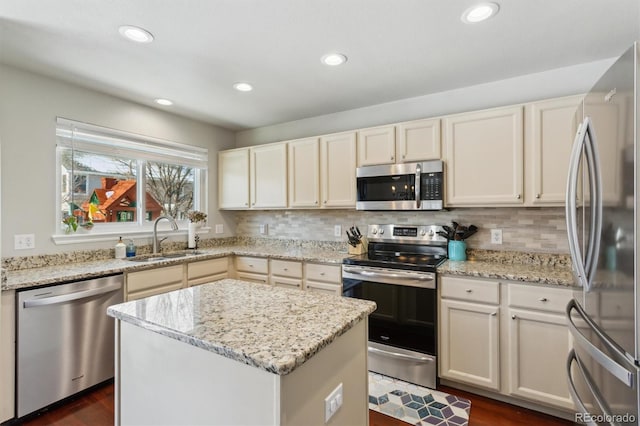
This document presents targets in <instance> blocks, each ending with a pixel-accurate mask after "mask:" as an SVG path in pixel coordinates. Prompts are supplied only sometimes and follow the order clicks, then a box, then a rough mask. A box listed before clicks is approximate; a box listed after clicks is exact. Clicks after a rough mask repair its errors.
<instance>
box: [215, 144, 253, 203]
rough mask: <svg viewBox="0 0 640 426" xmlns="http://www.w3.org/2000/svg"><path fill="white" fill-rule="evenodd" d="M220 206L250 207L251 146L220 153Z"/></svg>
mask: <svg viewBox="0 0 640 426" xmlns="http://www.w3.org/2000/svg"><path fill="white" fill-rule="evenodd" d="M218 207H219V208H221V209H248V208H249V148H241V149H232V150H229V151H220V152H219V153H218Z"/></svg>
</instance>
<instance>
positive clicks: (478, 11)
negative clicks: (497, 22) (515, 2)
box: [461, 3, 500, 24]
mask: <svg viewBox="0 0 640 426" xmlns="http://www.w3.org/2000/svg"><path fill="white" fill-rule="evenodd" d="M499 9H500V6H498V4H497V3H480V4H477V5H475V6H473V7H470V8H469V9H467V10H465V11H464V13H463V14H462V18H461V19H462V22H464V23H465V24H475V23H476V22H481V21H484V20H485V19H489V18H491V17H492V16H494V15H495V14H496V13H498V10H499Z"/></svg>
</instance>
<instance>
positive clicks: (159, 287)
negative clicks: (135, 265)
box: [124, 264, 185, 301]
mask: <svg viewBox="0 0 640 426" xmlns="http://www.w3.org/2000/svg"><path fill="white" fill-rule="evenodd" d="M124 283H125V284H124V285H125V299H126V300H127V301H130V300H136V299H142V298H144V297H149V296H154V295H156V294H162V293H166V292H168V291H173V290H178V289H180V288H182V287H184V283H185V279H184V264H180V265H172V266H164V267H159V268H154V269H147V270H144V271H137V272H128V273H126V274H125V280H124Z"/></svg>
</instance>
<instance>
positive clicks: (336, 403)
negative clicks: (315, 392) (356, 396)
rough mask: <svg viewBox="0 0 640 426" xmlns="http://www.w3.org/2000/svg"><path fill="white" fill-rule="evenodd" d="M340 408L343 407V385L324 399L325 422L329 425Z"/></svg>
mask: <svg viewBox="0 0 640 426" xmlns="http://www.w3.org/2000/svg"><path fill="white" fill-rule="evenodd" d="M340 407H342V383H340V384H339V385H338V386H337V387H336V388H335V389H334V390H333V391H332V392H331V393H330V394H329V396H327V397H326V398H325V399H324V422H325V423H327V422H328V421H329V419H330V418H331V417H333V415H334V414H335V413H336V411H338V409H339V408H340Z"/></svg>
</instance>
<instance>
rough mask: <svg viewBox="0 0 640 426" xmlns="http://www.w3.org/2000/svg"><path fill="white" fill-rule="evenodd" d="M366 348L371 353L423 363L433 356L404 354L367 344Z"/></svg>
mask: <svg viewBox="0 0 640 426" xmlns="http://www.w3.org/2000/svg"><path fill="white" fill-rule="evenodd" d="M367 350H368V351H369V353H371V354H377V355H383V356H388V357H391V358H399V359H404V360H407V361H416V362H423V363H426V362H433V361H434V359H433V357H426V356H412V355H406V354H401V353H399V352H391V351H385V350H382V349H378V348H374V347H371V346H369V347H368V348H367Z"/></svg>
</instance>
